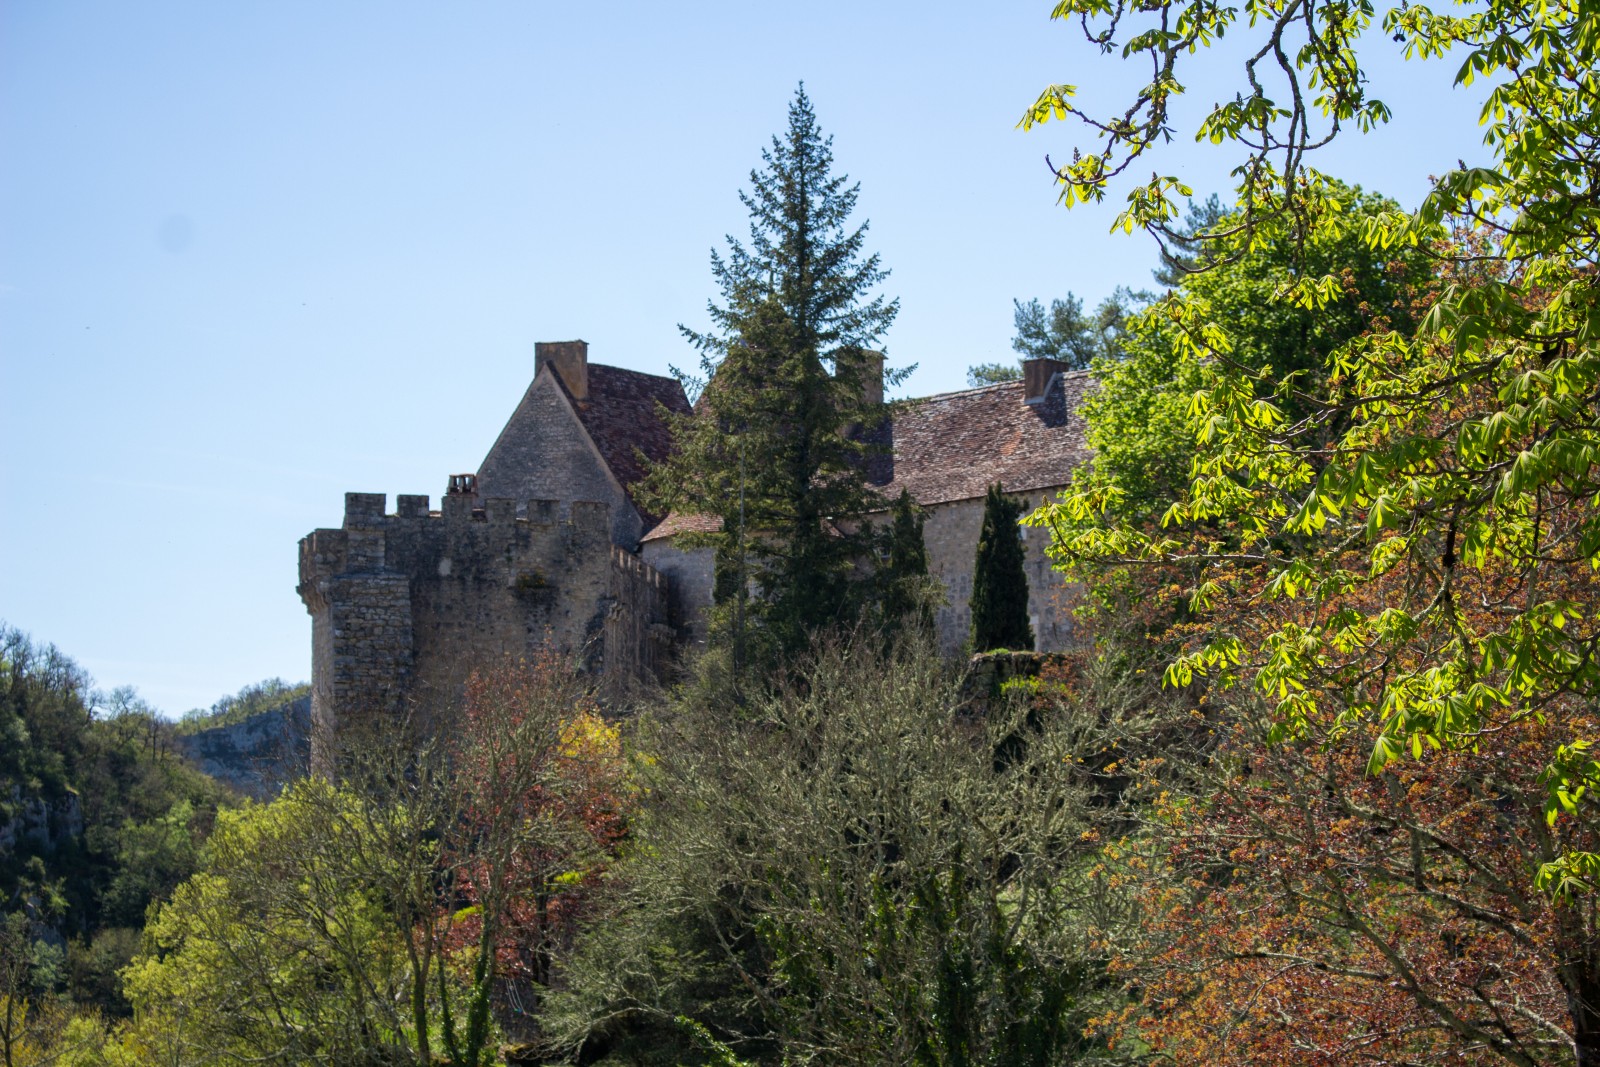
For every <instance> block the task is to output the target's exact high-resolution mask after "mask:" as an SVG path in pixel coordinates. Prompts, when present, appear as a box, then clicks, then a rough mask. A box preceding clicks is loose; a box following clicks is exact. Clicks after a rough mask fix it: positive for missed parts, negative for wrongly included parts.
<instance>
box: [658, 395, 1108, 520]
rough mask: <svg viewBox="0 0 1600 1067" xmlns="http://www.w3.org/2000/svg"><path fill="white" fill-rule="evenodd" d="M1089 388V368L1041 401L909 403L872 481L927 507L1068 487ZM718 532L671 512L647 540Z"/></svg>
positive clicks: (956, 398)
mask: <svg viewBox="0 0 1600 1067" xmlns="http://www.w3.org/2000/svg"><path fill="white" fill-rule="evenodd" d="M1091 383H1092V379H1091V378H1090V376H1089V373H1088V372H1087V371H1071V372H1068V373H1065V374H1062V375H1061V376H1060V377H1058V378H1057V379H1055V381H1054V382H1052V383H1051V386H1050V388H1049V390H1048V391H1047V392H1046V393H1045V396H1044V398H1043V399H1042V400H1041V401H1039V402H1038V403H1036V404H1029V403H1028V402H1027V401H1026V400H1024V399H1023V397H1024V395H1025V394H1024V391H1023V383H1022V382H1020V381H1016V382H1002V383H1001V384H999V385H989V386H984V387H983V388H980V389H964V390H962V391H960V392H956V393H940V394H938V395H936V396H929V397H922V398H920V399H917V400H908V401H905V402H904V403H903V404H902V405H901V407H900V409H899V411H898V412H897V413H896V415H895V418H894V419H893V421H892V422H890V423H888V424H886V425H885V426H884V427H883V429H881V430H879V431H877V432H876V433H875V434H874V436H875V437H877V438H878V440H879V441H880V443H882V444H884V445H886V446H888V448H889V453H890V454H889V455H885V456H882V457H879V458H878V459H876V460H875V461H874V462H873V464H872V468H873V469H872V474H873V478H872V480H873V482H874V483H876V484H877V485H878V487H879V491H880V492H882V493H883V495H884V496H885V497H888V498H889V499H891V500H892V499H894V498H895V497H897V496H899V495H900V490H901V489H906V490H909V491H910V493H911V498H912V499H913V500H915V501H916V502H917V503H919V504H922V505H924V506H927V505H930V504H943V503H949V502H951V501H956V500H970V499H973V498H975V497H981V496H983V495H984V493H985V492H986V491H987V490H988V487H989V486H990V485H992V484H993V483H995V482H999V483H1000V484H1001V485H1003V486H1005V489H1006V492H1008V493H1024V492H1028V491H1030V490H1038V489H1052V488H1055V487H1056V486H1061V485H1065V484H1067V480H1068V479H1069V478H1070V477H1071V476H1072V469H1073V468H1074V467H1076V466H1077V465H1078V464H1080V463H1082V462H1083V461H1084V460H1085V459H1087V458H1088V456H1089V445H1088V441H1087V439H1086V436H1085V429H1086V427H1085V424H1084V420H1083V415H1082V413H1081V411H1080V410H1079V405H1080V404H1081V403H1082V401H1083V397H1084V393H1085V391H1086V390H1087V389H1089V388H1091V387H1092V384H1091ZM716 529H717V523H716V520H715V519H714V518H711V517H709V516H705V515H679V514H676V513H674V514H672V515H668V516H667V517H666V519H664V520H663V521H662V522H661V524H660V525H659V526H657V527H655V528H654V529H652V530H651V531H650V532H649V533H648V534H646V535H645V538H644V539H645V540H647V541H654V540H658V539H660V538H663V537H672V536H674V535H675V534H682V533H710V532H713V531H715V530H716Z"/></svg>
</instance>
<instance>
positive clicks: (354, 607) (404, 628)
mask: <svg viewBox="0 0 1600 1067" xmlns="http://www.w3.org/2000/svg"><path fill="white" fill-rule="evenodd" d="M588 349H589V346H588V345H587V344H586V343H585V342H583V341H563V342H555V343H540V344H538V345H536V346H535V357H534V376H533V381H532V383H531V384H530V385H529V386H528V389H527V391H526V392H525V393H524V394H523V397H522V400H521V402H520V403H519V404H518V405H517V408H516V410H515V411H514V412H513V413H512V415H511V418H510V419H509V420H508V421H507V423H506V425H505V428H504V429H503V430H502V431H501V432H500V436H499V438H498V439H497V440H496V441H495V443H494V445H493V447H491V448H490V450H489V454H488V455H487V456H485V457H484V459H483V462H482V463H481V464H480V465H479V467H478V470H477V471H476V473H473V474H458V475H452V476H451V477H450V479H449V488H448V491H447V492H446V494H445V495H444V497H443V498H442V499H441V500H440V502H439V508H438V510H433V509H432V508H431V507H430V502H429V499H428V497H426V496H404V495H403V496H399V497H397V498H396V500H395V507H394V510H393V511H392V512H391V511H390V510H389V508H388V505H387V498H386V496H385V495H384V494H382V493H347V494H345V507H344V521H343V524H342V525H341V526H340V527H339V528H337V529H320V530H317V531H315V532H313V533H312V534H310V535H309V536H307V537H305V538H303V539H302V540H301V542H300V584H299V586H298V592H299V593H300V597H301V599H302V600H303V601H304V603H305V606H306V610H307V611H308V612H310V614H311V620H312V624H311V630H312V710H311V714H312V720H313V723H314V724H315V726H316V727H317V728H320V729H328V728H331V727H332V726H333V725H334V724H335V723H336V722H337V721H338V720H339V719H340V718H341V717H342V716H345V715H349V714H353V713H357V712H359V711H361V710H364V709H373V708H382V707H391V706H393V705H394V704H395V703H396V702H398V701H400V700H403V699H406V698H407V697H413V696H423V695H426V694H428V693H438V694H441V695H444V696H447V697H448V695H450V694H453V693H454V692H457V691H458V687H459V685H460V682H461V681H462V680H463V673H464V671H465V670H466V669H467V665H470V664H471V663H473V662H476V661H479V660H481V659H482V657H484V656H485V655H491V656H492V655H500V654H526V653H529V652H532V651H534V650H535V649H538V648H544V647H553V648H555V649H556V650H558V651H559V652H561V653H562V654H564V655H567V656H571V657H573V658H575V659H576V660H577V661H578V662H579V663H581V664H582V666H583V668H584V669H585V670H586V671H588V672H590V673H592V674H593V675H595V676H596V677H597V679H599V680H601V681H602V682H603V683H604V684H605V685H606V686H607V687H611V688H614V687H618V686H626V685H628V684H629V683H631V682H634V681H637V680H640V679H649V678H659V677H661V676H662V675H663V674H664V672H665V671H666V669H667V668H668V666H669V664H670V661H671V659H672V656H673V655H674V653H675V652H676V651H677V650H678V649H680V648H683V647H688V646H692V645H694V644H695V643H697V642H699V641H702V640H703V639H704V635H705V613H706V609H707V608H708V607H709V606H710V604H711V597H712V559H711V551H710V550H709V549H704V548H688V547H685V546H683V545H682V544H681V543H680V542H681V537H682V535H683V534H685V533H688V532H692V531H696V530H704V529H706V527H705V525H704V524H705V522H706V520H705V519H703V518H701V517H697V516H680V515H667V516H660V515H652V514H649V513H648V512H646V511H644V510H643V509H642V508H641V507H640V506H639V505H638V504H637V503H636V502H635V500H634V498H633V495H632V490H633V487H634V486H635V485H636V484H637V483H638V482H639V480H640V479H641V478H642V477H643V476H644V473H645V470H646V467H647V465H648V464H650V463H653V462H657V461H659V460H661V459H663V458H665V456H666V455H667V453H668V451H669V449H670V447H671V438H670V434H669V431H668V427H667V425H666V422H665V420H664V419H663V418H662V417H661V412H662V411H663V410H665V411H668V412H675V413H680V414H687V413H689V411H690V406H689V401H688V398H687V397H686V396H685V395H684V392H683V387H682V386H681V385H680V384H679V383H678V382H677V381H676V380H675V379H672V378H664V377H660V376H658V375H652V374H642V373H639V372H637V371H630V370H625V369H622V368H620V367H609V366H602V365H598V364H591V363H590V362H589V358H588V356H589V352H588ZM1087 384H1088V379H1087V375H1086V374H1085V373H1084V372H1081V371H1079V372H1069V371H1067V370H1066V369H1065V366H1064V365H1063V364H1060V363H1057V362H1055V361H1053V360H1048V359H1033V360H1027V361H1025V362H1024V364H1023V376H1022V379H1021V380H1019V381H1014V382H1006V383H1002V384H999V385H990V386H985V387H982V388H977V389H967V390H963V391H960V392H954V393H943V394H940V395H937V396H930V397H924V398H922V399H919V400H913V401H909V402H906V403H904V404H903V405H901V406H899V407H897V408H894V409H892V410H893V411H894V416H893V418H892V419H890V420H887V421H886V422H885V425H884V432H885V433H886V435H887V440H886V441H885V444H886V445H887V448H886V455H885V456H884V457H882V462H881V463H879V464H877V465H875V467H874V474H875V477H874V479H873V480H874V481H875V482H876V483H878V485H879V487H880V488H881V490H882V491H883V493H884V496H885V497H886V498H888V499H893V498H894V497H896V496H898V495H899V493H900V490H901V489H905V490H907V491H909V492H910V494H911V496H912V498H913V499H914V500H916V501H917V503H918V504H919V505H921V507H922V508H923V509H924V511H925V513H926V516H927V518H926V525H925V527H924V538H925V541H926V543H927V549H928V568H929V571H930V573H931V574H932V575H933V576H934V577H936V578H938V579H939V580H940V581H941V582H942V583H943V584H944V587H945V593H946V598H945V599H946V602H945V604H944V606H943V607H941V608H940V609H939V610H938V612H937V616H936V625H937V630H938V634H939V640H940V643H941V645H942V646H943V647H944V648H945V649H946V650H947V651H951V652H954V651H956V650H957V649H959V648H960V647H961V645H962V643H963V642H964V641H965V639H966V637H967V632H968V628H969V625H970V616H969V613H968V607H967V603H968V600H969V599H970V597H971V593H972V564H973V557H974V552H975V550H976V546H977V542H978V531H979V527H980V525H981V523H982V517H983V497H984V493H985V491H986V489H987V487H988V486H989V485H990V484H992V483H994V482H1000V483H1001V484H1002V485H1003V486H1004V487H1005V489H1006V491H1007V493H1008V494H1011V495H1014V496H1017V497H1022V498H1026V499H1027V500H1028V501H1029V502H1031V503H1038V502H1039V501H1040V500H1041V499H1043V498H1044V497H1046V496H1048V495H1049V494H1051V493H1052V492H1053V491H1055V490H1058V489H1059V488H1061V487H1062V486H1063V485H1065V484H1066V482H1067V479H1068V477H1069V475H1070V473H1071V471H1072V469H1073V467H1074V466H1076V465H1077V464H1078V463H1079V462H1081V461H1082V459H1083V458H1084V456H1085V455H1086V450H1087V446H1086V443H1085V439H1084V425H1083V419H1082V416H1081V414H1080V413H1079V411H1078V405H1079V401H1080V400H1081V399H1082V396H1083V391H1084V389H1085V387H1086V386H1087ZM881 398H882V388H881V383H880V385H879V387H878V390H877V396H876V398H875V399H878V400H880V401H881ZM879 468H881V469H879ZM1023 536H1024V537H1025V540H1026V570H1027V576H1028V595H1029V613H1030V615H1031V617H1032V622H1033V630H1034V635H1035V639H1036V642H1037V647H1038V648H1039V649H1040V650H1041V651H1059V650H1061V649H1063V648H1065V647H1067V646H1068V645H1069V644H1070V643H1071V640H1072V624H1071V617H1070V614H1069V611H1068V605H1067V604H1066V603H1065V602H1064V601H1065V596H1066V590H1065V588H1064V587H1063V585H1062V583H1061V581H1060V579H1059V577H1058V576H1057V575H1056V574H1055V572H1053V571H1052V570H1051V568H1050V565H1049V561H1048V560H1047V559H1046V557H1045V553H1044V547H1045V545H1044V541H1045V538H1044V537H1043V536H1041V535H1040V534H1039V533H1037V532H1035V531H1030V530H1027V529H1024V530H1023Z"/></svg>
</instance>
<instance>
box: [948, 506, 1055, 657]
mask: <svg viewBox="0 0 1600 1067" xmlns="http://www.w3.org/2000/svg"><path fill="white" fill-rule="evenodd" d="M1046 495H1047V494H1044V493H1035V494H1033V495H1032V496H1026V495H1024V494H1018V495H1017V499H1022V500H1026V503H1027V505H1028V506H1030V507H1034V506H1037V505H1038V504H1039V503H1040V502H1041V501H1042V499H1043V498H1044V497H1045V496H1046ZM926 512H927V521H926V523H925V524H924V526H923V529H922V538H923V541H924V542H925V543H926V544H927V546H928V573H929V574H931V575H933V576H934V577H936V578H938V579H939V580H940V581H941V582H943V583H944V587H945V600H946V603H945V605H944V606H943V607H941V608H940V609H939V610H938V612H937V614H936V616H935V625H936V627H937V629H938V632H939V647H940V648H941V649H942V650H943V651H944V652H946V653H947V654H948V653H954V652H956V651H958V650H959V649H960V648H961V646H962V644H963V643H964V642H965V641H966V640H967V637H968V635H969V633H970V632H971V629H972V612H971V610H970V607H969V605H970V603H971V601H972V563H973V559H974V558H975V557H976V555H977V551H978V532H979V531H980V530H981V529H982V528H983V499H982V498H981V497H979V498H977V499H974V500H957V501H952V502H950V503H946V504H934V505H932V506H930V507H928V508H927V509H926ZM1021 532H1022V536H1023V549H1024V552H1023V569H1024V571H1025V572H1026V573H1027V576H1028V617H1029V621H1030V622H1032V624H1033V638H1034V647H1035V648H1036V649H1038V650H1039V651H1040V652H1061V651H1065V650H1066V649H1068V648H1070V647H1072V645H1073V642H1074V632H1073V621H1072V614H1071V609H1072V590H1071V588H1070V587H1069V586H1067V584H1066V583H1065V582H1064V581H1062V578H1061V575H1060V574H1059V573H1057V572H1056V571H1055V570H1054V569H1053V568H1052V567H1051V566H1050V560H1049V558H1048V557H1047V556H1046V555H1045V551H1044V550H1045V546H1046V545H1047V544H1049V542H1050V538H1049V536H1048V534H1047V533H1046V532H1045V531H1043V530H1036V529H1029V528H1028V527H1023V528H1022V531H1021Z"/></svg>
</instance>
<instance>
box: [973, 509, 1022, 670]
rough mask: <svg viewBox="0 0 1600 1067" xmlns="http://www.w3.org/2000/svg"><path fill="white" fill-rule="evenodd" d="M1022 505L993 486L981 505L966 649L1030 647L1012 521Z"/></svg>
mask: <svg viewBox="0 0 1600 1067" xmlns="http://www.w3.org/2000/svg"><path fill="white" fill-rule="evenodd" d="M1021 516H1022V505H1021V504H1019V503H1017V502H1016V501H1013V500H1009V499H1007V498H1006V496H1005V492H1004V490H1003V489H1002V488H1001V486H1000V484H999V483H998V482H996V483H995V484H994V485H991V486H990V487H989V495H988V496H987V497H985V499H984V502H983V529H982V531H981V532H980V533H979V534H978V555H977V559H976V561H975V562H974V563H973V566H972V650H973V651H974V652H990V651H993V650H994V649H997V648H1008V649H1012V650H1023V649H1031V648H1033V627H1032V626H1031V625H1029V623H1028V577H1027V575H1026V574H1025V573H1024V572H1023V569H1022V539H1021V537H1020V536H1019V534H1018V528H1017V520H1018V519H1019V518H1020V517H1021Z"/></svg>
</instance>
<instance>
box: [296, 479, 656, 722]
mask: <svg viewBox="0 0 1600 1067" xmlns="http://www.w3.org/2000/svg"><path fill="white" fill-rule="evenodd" d="M465 488H466V491H456V492H451V493H449V494H447V495H445V496H444V497H443V498H442V499H441V500H440V508H439V510H438V511H433V510H431V509H430V508H429V499H428V497H426V496H423V495H410V494H407V495H401V496H398V497H396V498H395V511H394V513H392V514H391V513H389V511H388V497H387V495H386V494H384V493H346V494H345V507H344V522H343V525H342V526H340V527H339V528H337V529H319V530H315V531H313V532H312V533H311V534H309V535H307V536H306V537H304V538H302V539H301V541H300V583H299V586H298V592H299V593H300V597H301V600H302V601H303V602H304V603H305V606H306V610H307V611H308V612H309V613H310V614H311V617H312V641H313V645H314V650H315V651H314V655H313V669H312V675H313V677H312V715H313V718H314V720H315V721H316V723H317V725H318V727H319V729H321V728H331V727H333V726H334V725H335V723H336V722H337V720H338V719H339V718H341V717H344V716H347V715H349V714H359V713H366V712H370V711H379V712H382V711H384V710H385V709H390V710H392V709H393V708H394V707H395V706H396V704H397V703H398V702H400V701H405V700H426V701H434V702H440V701H442V702H443V703H444V704H445V705H448V704H449V703H450V701H451V700H453V698H454V696H455V694H457V693H459V690H460V684H461V682H462V681H463V680H464V679H465V677H466V674H467V673H468V672H470V670H471V669H472V667H473V666H475V665H477V664H482V663H488V662H492V661H493V660H495V659H498V658H503V657H505V656H512V657H525V656H530V655H532V654H533V653H535V652H537V651H540V650H542V649H546V648H552V647H553V648H554V649H555V650H556V651H557V652H559V653H560V654H562V655H564V656H570V657H572V658H574V659H575V660H576V661H578V662H579V663H581V664H582V665H583V666H584V667H585V668H586V669H588V670H590V671H591V672H593V673H595V674H597V675H600V676H603V677H606V678H608V679H610V678H613V677H614V678H617V679H619V680H620V679H623V678H633V677H635V676H638V675H641V674H650V673H654V672H656V671H658V670H660V669H662V668H663V667H664V665H665V662H666V659H667V650H668V649H669V648H670V641H667V642H665V643H664V641H663V638H662V637H661V635H660V634H659V633H658V632H657V630H656V629H654V628H653V627H656V625H657V624H658V623H659V622H661V621H662V620H664V619H665V617H666V599H667V581H666V579H665V578H664V577H663V576H662V575H661V574H659V573H657V572H656V571H655V570H654V569H653V568H652V567H650V566H649V565H648V564H647V563H645V562H644V561H642V560H640V559H639V558H638V557H637V556H634V555H633V554H632V553H629V552H626V551H623V550H622V549H619V548H617V547H616V546H615V545H614V544H613V542H612V538H611V526H612V509H611V505H610V504H608V503H606V502H603V501H590V500H576V501H572V502H571V503H570V504H567V505H566V507H565V512H566V514H565V515H564V516H563V514H562V512H563V506H562V502H560V501H557V500H548V499H541V498H530V499H526V500H521V501H518V500H515V499H512V498H510V497H483V498H480V497H478V496H477V495H476V493H475V492H474V491H472V488H473V487H470V486H468V487H465Z"/></svg>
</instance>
